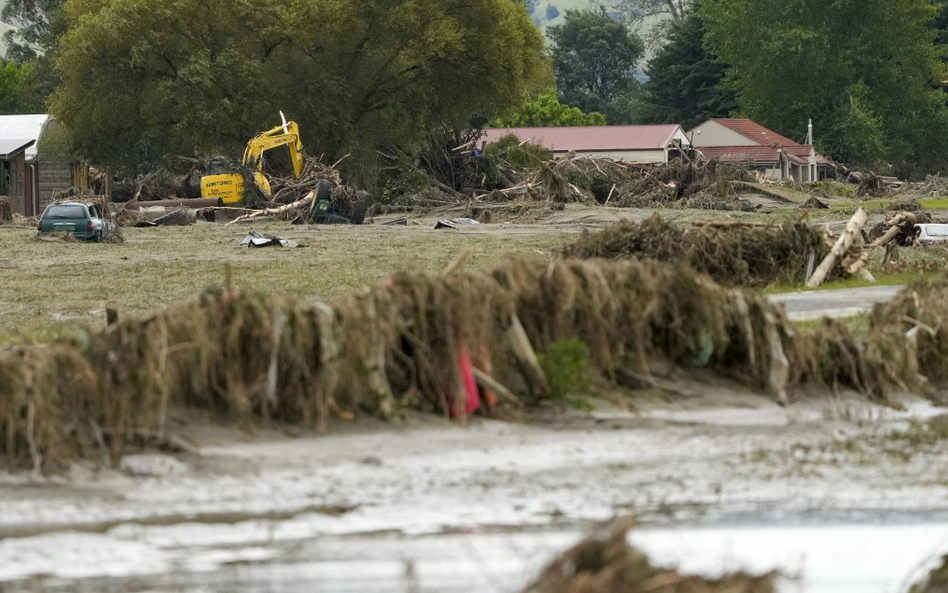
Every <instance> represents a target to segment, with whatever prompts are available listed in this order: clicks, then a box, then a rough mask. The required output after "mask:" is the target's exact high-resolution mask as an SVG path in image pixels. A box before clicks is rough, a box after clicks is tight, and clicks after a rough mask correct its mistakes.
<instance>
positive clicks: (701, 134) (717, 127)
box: [688, 121, 759, 148]
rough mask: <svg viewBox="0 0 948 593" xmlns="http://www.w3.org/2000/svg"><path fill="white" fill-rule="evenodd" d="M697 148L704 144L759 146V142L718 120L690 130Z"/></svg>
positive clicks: (690, 135)
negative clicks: (726, 126) (728, 127)
mask: <svg viewBox="0 0 948 593" xmlns="http://www.w3.org/2000/svg"><path fill="white" fill-rule="evenodd" d="M688 136H689V137H690V138H691V144H692V146H694V147H695V148H701V147H702V146H757V145H758V144H759V143H758V142H754V141H753V140H751V139H749V138H745V137H744V136H742V135H740V134H738V133H737V132H734V131H731V130H729V129H727V128H725V127H724V126H722V125H721V124H719V123H718V122H714V121H706V122H704V123H703V124H701V125H700V126H698V127H696V128H694V129H693V130H692V131H691V132H688Z"/></svg>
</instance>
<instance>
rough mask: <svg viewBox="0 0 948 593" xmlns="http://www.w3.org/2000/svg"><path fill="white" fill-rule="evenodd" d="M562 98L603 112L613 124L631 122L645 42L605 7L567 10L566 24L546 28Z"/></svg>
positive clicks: (569, 102)
mask: <svg viewBox="0 0 948 593" xmlns="http://www.w3.org/2000/svg"><path fill="white" fill-rule="evenodd" d="M547 35H548V36H549V37H550V40H551V41H552V43H553V71H554V73H555V74H556V81H557V88H558V89H559V93H560V101H561V102H563V103H565V104H566V105H570V106H572V107H578V108H579V109H580V110H582V111H584V112H586V113H590V112H594V111H596V112H600V113H604V114H605V115H606V120H607V121H608V122H609V123H610V124H621V123H630V122H631V108H630V102H631V98H632V96H633V94H634V92H635V88H636V86H637V81H636V79H635V76H634V69H635V66H636V64H637V63H638V61H639V59H640V58H641V57H642V55H643V53H644V52H645V46H644V44H643V43H642V40H641V39H640V38H639V37H638V36H637V35H635V34H633V33H630V32H629V30H628V29H627V28H626V26H625V25H623V24H622V23H620V22H618V21H616V20H615V19H613V18H612V17H610V16H609V15H608V14H606V12H605V11H598V12H594V11H575V10H568V11H566V16H565V21H564V23H563V24H562V25H557V26H555V27H550V28H549V29H547Z"/></svg>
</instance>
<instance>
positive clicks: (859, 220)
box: [806, 208, 869, 288]
mask: <svg viewBox="0 0 948 593" xmlns="http://www.w3.org/2000/svg"><path fill="white" fill-rule="evenodd" d="M867 220H869V212H868V211H867V210H866V209H865V208H860V209H859V210H857V211H856V213H855V214H853V217H852V218H850V219H849V222H848V223H846V229H845V230H844V231H843V233H842V234H841V235H840V236H839V239H838V240H837V241H836V244H834V245H833V248H832V249H830V252H829V254H828V255H827V256H826V257H825V258H823V261H822V262H820V265H819V266H817V267H816V270H815V271H814V272H813V275H812V276H810V278H809V279H808V280H807V281H806V285H807V286H808V287H809V288H814V287H816V286H819V285H820V284H823V281H824V280H826V276H827V275H828V274H829V273H830V270H832V269H833V266H835V265H836V262H837V261H838V260H839V258H841V257H842V256H843V255H844V254H845V253H846V252H847V251H849V249H850V248H851V247H852V246H853V242H855V240H856V237H858V236H859V230H860V229H861V228H862V227H863V225H865V224H866V221H867Z"/></svg>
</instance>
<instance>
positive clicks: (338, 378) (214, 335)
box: [0, 258, 941, 469]
mask: <svg viewBox="0 0 948 593" xmlns="http://www.w3.org/2000/svg"><path fill="white" fill-rule="evenodd" d="M933 294H935V293H933ZM933 298H934V297H933ZM938 298H940V297H938ZM916 315H921V313H916ZM925 319H928V317H924V316H923V319H922V320H921V321H922V322H923V323H927V322H926V321H925ZM518 326H519V328H520V329H519V330H517V328H518ZM936 327H937V326H936ZM514 330H516V331H514ZM900 332H901V325H900V326H899V328H897V329H896V330H895V331H893V330H892V329H891V328H890V327H889V326H888V325H885V326H884V327H882V328H880V329H878V330H876V331H874V332H873V334H872V335H871V336H870V337H869V338H870V339H856V338H855V337H853V336H851V335H850V334H849V333H848V332H847V331H846V330H845V328H842V327H840V326H837V325H835V324H829V325H828V326H827V328H826V329H825V330H824V331H822V332H817V333H814V334H807V335H805V336H800V335H798V334H797V333H796V332H795V331H794V329H793V326H792V325H791V324H790V323H789V322H788V321H787V319H786V317H785V315H784V314H783V312H782V310H781V309H779V308H777V307H775V306H773V305H770V304H769V303H768V302H767V301H766V300H765V299H764V298H763V297H761V296H759V295H756V294H753V293H745V292H742V291H739V290H733V289H727V288H724V287H722V286H719V285H717V284H715V283H714V282H713V281H712V280H711V279H710V278H708V277H707V276H704V275H701V274H696V273H695V272H693V271H691V270H689V269H687V268H684V267H682V266H671V265H666V264H661V263H656V262H640V261H622V262H606V261H581V260H568V261H561V262H553V263H550V262H547V261H546V260H543V259H539V258H537V259H529V260H528V259H517V260H512V261H510V262H508V263H506V264H504V265H501V266H498V267H497V268H494V269H493V270H489V271H486V272H480V273H462V272H453V273H450V274H445V275H441V276H436V277H428V276H423V275H415V274H404V273H403V274H397V275H395V276H393V277H392V278H390V279H389V280H387V281H386V282H384V283H382V284H380V285H378V286H373V287H369V288H366V289H364V290H362V291H359V292H357V293H354V294H351V295H349V296H346V297H343V298H340V299H338V300H335V301H333V302H331V303H320V304H317V305H308V304H304V303H301V302H299V301H296V300H293V299H289V298H280V297H263V296H259V295H252V294H230V293H228V292H225V291H223V290H213V291H208V292H205V293H204V294H202V295H201V296H200V297H199V298H197V299H195V300H193V301H191V302H187V303H183V304H180V305H178V306H174V307H170V308H168V309H165V310H163V311H160V312H158V313H156V314H154V315H152V316H150V317H148V318H146V319H142V320H133V319H122V320H119V321H118V322H116V323H114V324H112V325H110V326H108V327H107V328H106V329H105V330H103V331H101V332H99V333H88V334H83V335H80V336H79V337H74V338H71V339H69V340H66V339H61V340H58V341H55V342H52V343H50V344H48V345H20V346H13V347H8V348H6V349H4V350H2V351H0V453H2V454H3V455H4V456H5V457H7V458H9V459H11V460H15V461H17V462H19V463H26V462H29V461H32V463H33V465H34V466H35V467H42V468H44V469H50V468H56V467H58V466H59V464H60V463H61V462H63V461H65V460H68V459H71V458H76V457H81V456H86V455H90V454H92V453H94V452H99V453H100V454H103V455H107V456H108V457H109V458H111V459H117V458H118V457H119V456H120V455H121V454H122V452H123V450H124V447H125V446H126V445H128V444H135V443H139V442H140V440H141V439H140V438H139V437H140V435H141V434H150V435H156V437H157V438H158V439H159V440H160V439H161V438H162V437H163V436H164V435H166V431H167V428H168V426H167V424H168V422H167V418H168V413H169V410H171V409H172V408H176V407H182V406H183V407H186V408H191V409H203V410H209V411H211V412H212V413H213V414H214V415H216V416H218V417H221V418H222V419H230V420H231V421H233V422H237V423H239V424H242V425H245V426H250V425H252V424H253V423H256V422H269V421H278V422H284V423H292V424H298V425H303V426H308V427H314V428H316V429H323V428H325V427H326V426H327V425H328V424H329V422H330V420H331V418H332V416H333V415H342V416H346V417H348V416H349V415H352V414H366V415H373V416H379V417H391V416H393V415H396V414H398V412H399V410H403V409H408V408H411V409H418V410H423V411H429V412H432V413H437V414H442V415H445V416H452V417H454V418H456V419H458V420H463V419H464V418H465V417H466V416H467V415H468V414H470V413H473V412H474V411H475V410H476V409H477V408H478V403H479V404H480V409H481V411H483V412H484V413H488V414H493V415H498V416H501V417H504V416H509V415H510V414H516V412H517V408H519V407H522V406H524V405H532V404H534V403H537V402H538V401H539V400H540V399H543V398H544V397H546V396H547V393H548V392H546V391H545V390H544V387H545V385H544V383H545V381H546V378H545V377H544V376H542V373H543V371H542V369H541V370H539V371H537V368H538V367H539V365H538V364H537V363H536V357H535V356H533V357H532V358H533V361H532V364H530V362H531V361H530V360H529V359H530V358H531V355H532V354H533V353H535V352H540V353H544V352H546V353H548V352H550V351H551V349H553V350H555V349H556V347H557V345H558V344H562V343H563V342H564V341H570V340H572V341H576V342H574V343H576V344H579V343H582V344H584V345H585V346H586V348H584V349H583V350H584V354H583V358H584V360H585V359H586V357H587V356H588V363H585V362H584V363H583V366H584V367H586V368H588V369H589V372H590V373H591V374H592V375H593V376H595V377H598V378H600V379H602V380H606V381H611V380H615V378H616V377H617V375H618V374H619V373H620V372H622V371H630V372H634V373H637V374H639V375H643V376H649V369H650V366H651V365H652V364H653V363H654V362H655V361H656V360H662V361H668V362H671V363H673V364H675V365H679V366H682V367H685V368H706V369H708V370H710V371H713V372H716V373H718V374H721V375H723V376H727V377H730V378H733V379H736V380H738V381H741V382H743V383H745V384H747V385H749V386H752V387H754V388H758V389H761V390H764V391H766V392H768V393H770V394H772V395H773V396H774V397H775V398H777V399H778V400H780V401H782V402H786V401H788V393H789V392H791V391H792V390H793V389H794V387H797V386H803V385H814V386H827V385H828V386H838V385H841V386H850V387H852V388H854V389H857V390H858V391H860V392H863V393H866V394H867V395H870V396H871V397H874V398H876V399H878V400H879V401H883V402H884V401H887V400H886V398H887V394H888V392H889V390H890V389H892V388H900V389H901V388H904V387H909V388H911V387H912V386H914V385H915V384H916V377H917V371H915V369H916V368H917V365H913V364H911V363H912V361H913V360H914V359H913V357H912V352H911V351H909V350H907V349H906V348H903V347H902V346H901V345H902V344H903V343H904V340H902V341H899V340H898V339H897V338H898V337H899V336H900V335H901V333H900ZM919 348H920V350H919V352H920V353H928V352H930V351H931V348H932V346H930V345H929V344H928V343H927V342H920V345H919ZM524 350H526V352H524ZM530 350H532V352H530ZM940 351H941V350H940ZM933 364H934V363H933V362H927V359H926V363H925V365H923V366H924V367H925V368H926V369H928V368H929V367H930V366H931V365H933ZM537 372H539V373H540V375H539V376H538V375H537ZM472 373H473V374H474V375H475V377H476V375H477V373H481V375H482V376H484V375H489V378H490V379H491V380H493V381H494V382H496V383H497V384H499V385H501V386H503V387H504V388H505V389H506V390H507V392H509V393H513V394H516V396H517V397H518V398H519V400H518V401H517V402H515V403H513V404H510V403H508V404H505V405H506V407H504V406H500V407H499V408H496V409H495V408H494V407H493V405H492V404H491V399H490V398H489V397H487V395H486V393H484V394H480V402H478V394H477V393H476V392H474V393H472V392H471V387H470V385H471V381H473V379H471V381H469V380H468V379H469V378H470V377H471V374H472ZM481 384H482V385H484V384H485V382H484V381H483V380H482V381H481ZM495 391H497V390H495ZM485 402H486V405H485ZM472 404H473V405H472Z"/></svg>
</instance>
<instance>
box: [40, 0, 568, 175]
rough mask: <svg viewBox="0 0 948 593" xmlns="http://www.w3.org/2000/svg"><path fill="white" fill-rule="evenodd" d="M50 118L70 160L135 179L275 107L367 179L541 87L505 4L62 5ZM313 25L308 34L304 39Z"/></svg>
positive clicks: (224, 144)
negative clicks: (396, 154)
mask: <svg viewBox="0 0 948 593" xmlns="http://www.w3.org/2000/svg"><path fill="white" fill-rule="evenodd" d="M66 12H67V16H68V18H69V21H70V25H71V26H70V29H69V31H68V32H67V33H66V34H65V35H64V36H63V37H62V38H61V41H60V47H59V49H58V51H57V62H56V64H57V69H58V71H59V72H60V74H61V75H62V76H63V79H64V82H63V84H62V85H61V86H60V87H59V88H58V89H57V90H56V92H55V93H54V95H53V97H52V99H51V110H52V112H53V113H54V114H55V115H57V116H58V117H59V118H60V119H61V120H62V121H63V122H64V123H65V124H66V125H67V126H68V128H69V130H70V133H71V135H72V138H73V144H74V148H75V149H76V150H77V151H78V152H79V153H81V154H83V155H85V156H87V157H88V158H91V159H94V160H96V161H97V162H102V163H108V164H114V165H126V166H133V165H137V164H139V163H141V162H142V161H143V160H149V159H154V158H156V156H155V155H173V154H185V155H192V154H206V153H208V152H211V151H220V152H223V153H224V154H239V151H240V150H241V147H242V146H243V144H244V143H245V142H246V141H247V139H248V138H250V137H251V136H253V135H254V134H256V133H257V132H259V131H261V130H263V129H267V128H269V127H271V126H273V125H274V124H275V123H277V122H278V121H279V120H278V119H277V118H278V116H277V112H278V111H279V110H283V111H284V112H285V113H286V114H287V116H288V117H291V118H293V119H295V120H296V121H297V122H298V123H299V124H300V127H301V132H302V134H303V140H304V143H305V145H306V146H307V148H308V150H309V151H310V152H311V153H313V154H325V155H326V156H327V157H333V158H334V157H339V156H342V155H345V154H347V153H352V156H351V157H350V158H349V159H347V160H346V164H347V165H349V167H350V171H351V172H357V173H363V174H367V172H368V171H370V170H372V168H373V166H374V165H375V158H376V157H375V155H376V149H377V148H378V147H380V146H383V145H385V144H386V143H389V142H394V143H397V144H398V145H399V146H400V147H401V148H404V149H406V150H417V148H418V146H420V144H421V142H422V141H423V139H424V138H425V136H427V134H428V133H429V132H430V131H431V130H433V129H435V128H437V127H439V126H441V125H447V126H457V127H461V126H465V125H468V124H469V122H470V121H471V120H472V118H474V117H475V116H477V115H486V116H489V117H492V116H496V115H498V114H500V113H503V112H506V111H509V110H510V109H511V108H513V107H515V106H517V105H520V104H521V103H522V101H523V99H524V97H526V96H528V94H529V93H530V92H536V91H537V90H539V89H540V88H543V87H544V86H546V85H548V84H549V80H550V76H549V66H548V63H547V61H546V59H545V58H544V49H543V39H542V35H541V33H540V32H539V30H538V29H537V28H536V27H535V26H534V25H533V23H532V22H531V21H530V19H529V17H528V16H527V13H526V9H525V7H523V6H522V5H519V4H517V3H514V2H510V0H388V1H385V2H369V3H364V2H355V1H354V0H204V1H203V2H193V1H192V0H69V1H68V2H67V4H66ZM314 23H317V24H318V27H316V26H314Z"/></svg>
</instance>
